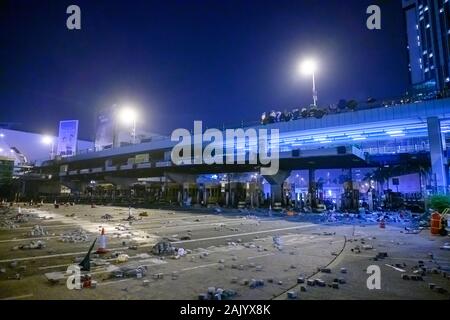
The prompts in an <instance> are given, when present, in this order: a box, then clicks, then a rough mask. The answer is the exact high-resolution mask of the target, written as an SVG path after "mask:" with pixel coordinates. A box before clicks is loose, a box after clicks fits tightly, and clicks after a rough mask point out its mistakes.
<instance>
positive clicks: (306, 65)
mask: <svg viewBox="0 0 450 320" xmlns="http://www.w3.org/2000/svg"><path fill="white" fill-rule="evenodd" d="M316 71H317V62H316V61H315V60H314V59H306V60H304V61H302V63H301V64H300V72H301V73H302V74H304V75H308V76H309V75H310V76H312V85H313V87H312V93H313V105H314V106H315V107H316V106H317V91H316V79H315V73H316Z"/></svg>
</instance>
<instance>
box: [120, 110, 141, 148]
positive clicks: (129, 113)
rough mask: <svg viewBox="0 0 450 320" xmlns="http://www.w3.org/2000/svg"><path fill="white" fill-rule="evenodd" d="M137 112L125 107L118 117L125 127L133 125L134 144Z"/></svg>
mask: <svg viewBox="0 0 450 320" xmlns="http://www.w3.org/2000/svg"><path fill="white" fill-rule="evenodd" d="M137 116H138V115H137V112H136V110H135V109H133V108H131V107H128V106H126V107H123V108H122V109H120V111H119V114H118V117H119V121H120V122H122V123H123V124H125V125H130V124H131V125H132V126H133V127H132V128H133V131H132V136H133V144H135V143H136V120H137Z"/></svg>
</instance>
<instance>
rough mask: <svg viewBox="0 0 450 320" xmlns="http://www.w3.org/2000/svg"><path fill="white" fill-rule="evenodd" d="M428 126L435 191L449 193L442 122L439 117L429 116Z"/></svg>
mask: <svg viewBox="0 0 450 320" xmlns="http://www.w3.org/2000/svg"><path fill="white" fill-rule="evenodd" d="M427 126H428V141H429V144H430V158H431V171H432V178H433V179H432V180H433V182H434V183H433V187H434V189H435V190H434V192H436V193H443V194H447V193H448V184H447V183H448V182H447V181H448V172H447V170H448V168H447V166H446V158H445V157H444V150H443V142H442V133H441V122H440V120H439V119H438V117H429V118H427Z"/></svg>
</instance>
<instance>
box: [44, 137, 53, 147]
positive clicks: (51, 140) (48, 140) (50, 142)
mask: <svg viewBox="0 0 450 320" xmlns="http://www.w3.org/2000/svg"><path fill="white" fill-rule="evenodd" d="M52 142H53V138H52V137H50V136H43V137H42V143H43V144H47V145H50V144H52Z"/></svg>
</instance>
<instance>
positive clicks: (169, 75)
mask: <svg viewBox="0 0 450 320" xmlns="http://www.w3.org/2000/svg"><path fill="white" fill-rule="evenodd" d="M344 3H345V4H344ZM70 4H77V5H78V6H80V8H81V12H82V29H81V30H79V31H69V30H67V28H66V18H67V14H66V8H67V6H68V5H70ZM371 4H378V5H379V6H380V7H381V12H382V29H381V30H368V29H367V28H366V19H367V14H366V8H367V7H368V6H369V5H371ZM0 41H1V43H2V48H1V50H0V61H1V68H0V70H1V71H0V83H1V86H0V122H19V123H21V125H20V126H18V127H16V128H17V129H20V130H26V131H34V132H38V133H44V132H45V133H50V134H55V135H56V134H57V129H58V122H59V121H60V120H65V119H78V120H80V138H82V139H93V138H94V129H95V115H96V110H97V108H101V107H105V106H108V105H111V104H121V103H131V104H134V105H136V107H138V109H139V112H140V115H141V116H140V118H139V122H138V126H139V127H145V128H146V129H148V130H149V131H152V132H158V133H161V134H170V132H171V131H172V130H173V129H175V128H179V127H184V128H189V129H190V128H192V126H193V121H194V120H203V121H204V123H205V125H208V126H209V127H214V126H216V127H221V124H222V123H225V124H227V125H233V124H234V125H238V124H239V123H241V121H245V122H248V121H258V120H259V117H260V114H261V113H262V112H264V111H269V110H271V109H276V110H284V109H292V108H294V107H304V106H308V105H309V104H310V103H311V102H312V98H311V80H310V79H309V78H307V77H302V76H299V75H298V74H296V71H297V70H296V67H297V64H298V62H299V60H300V59H301V58H303V57H308V56H315V57H316V58H317V60H318V61H319V70H318V72H317V75H316V80H317V89H318V102H319V103H318V104H319V106H327V105H329V104H330V103H336V102H337V101H338V100H339V99H341V98H345V99H357V100H364V99H366V98H367V97H375V98H384V97H396V96H400V95H402V94H403V93H404V92H405V91H406V90H407V87H408V67H407V51H406V34H405V25H404V19H403V12H402V5H401V1H396V0H392V1H389V0H384V1H381V0H379V1H374V0H372V1H366V0H346V1H341V0H339V1H338V0H336V1H333V0H323V1H317V0H305V1H299V0H297V1H283V0H281V1H267V2H261V1H244V0H241V1H235V0H230V1H217V0H211V1H198V0H196V1H192V0H184V1H173V0H169V1H136V0H128V1H119V0H111V1H106V0H96V1H78V0H76V1H49V0H47V1H42V0H40V1H35V0H28V1H24V0H6V1H2V3H1V4H0Z"/></svg>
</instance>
